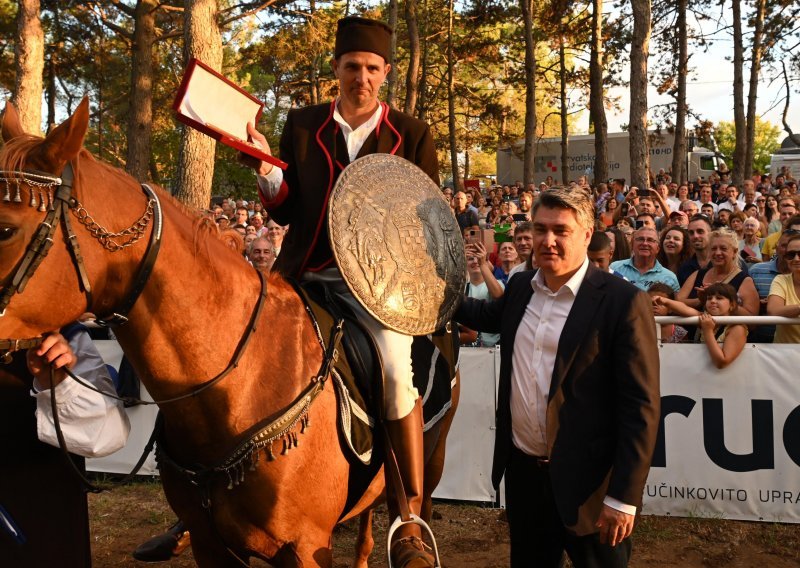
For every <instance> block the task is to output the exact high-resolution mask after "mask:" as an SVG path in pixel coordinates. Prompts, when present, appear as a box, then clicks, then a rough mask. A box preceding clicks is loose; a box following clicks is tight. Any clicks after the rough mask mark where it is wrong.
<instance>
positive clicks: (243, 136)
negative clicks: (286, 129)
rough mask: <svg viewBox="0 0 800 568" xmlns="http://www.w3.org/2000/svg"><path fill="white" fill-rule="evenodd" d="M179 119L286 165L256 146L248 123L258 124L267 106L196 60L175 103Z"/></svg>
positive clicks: (193, 60) (188, 67)
mask: <svg viewBox="0 0 800 568" xmlns="http://www.w3.org/2000/svg"><path fill="white" fill-rule="evenodd" d="M172 108H173V110H174V111H175V112H176V113H177V118H178V120H179V121H181V122H182V123H184V124H186V125H187V126H191V127H192V128H195V129H197V130H199V131H200V132H202V133H204V134H207V135H208V136H211V137H212V138H214V139H215V140H217V141H219V142H222V143H223V144H225V145H226V146H230V147H231V148H235V149H237V150H239V151H240V152H244V153H245V154H248V155H250V156H254V157H256V158H259V159H260V160H263V161H265V162H268V163H270V164H272V165H274V166H277V167H279V168H281V169H286V166H287V164H286V162H283V161H281V160H279V159H278V158H276V157H275V156H271V155H269V154H267V153H266V152H264V151H263V150H261V148H259V147H258V146H256V145H255V144H253V143H252V142H251V141H250V140H249V137H248V134H247V123H248V122H250V123H252V124H254V125H255V124H258V119H259V118H261V112H262V110H263V108H264V105H263V104H262V103H261V101H260V100H258V99H257V98H256V97H254V96H253V95H251V94H250V93H248V92H247V91H245V90H244V89H242V88H241V87H239V86H238V85H236V84H234V83H232V82H231V81H229V80H228V79H226V78H225V77H223V76H222V75H220V74H219V73H217V72H216V71H214V70H213V69H211V67H209V66H208V65H206V64H205V63H203V62H202V61H200V60H199V59H196V58H192V59H191V60H190V61H189V65H188V66H187V67H186V72H185V73H184V74H183V80H182V81H181V86H180V88H179V89H178V94H177V95H176V96H175V102H174V103H173V104H172Z"/></svg>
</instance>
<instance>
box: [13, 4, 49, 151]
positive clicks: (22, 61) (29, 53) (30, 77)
mask: <svg viewBox="0 0 800 568" xmlns="http://www.w3.org/2000/svg"><path fill="white" fill-rule="evenodd" d="M18 4H19V8H18V12H17V35H16V37H15V38H14V40H15V44H16V47H15V48H14V67H15V71H16V80H15V83H14V95H13V96H12V97H11V102H12V103H14V106H15V107H16V109H17V111H18V112H19V118H20V123H21V125H22V128H23V129H24V130H25V132H28V133H29V134H37V135H38V134H41V132H42V77H43V75H44V31H43V30H42V21H41V20H40V19H39V10H40V4H39V0H19V2H18Z"/></svg>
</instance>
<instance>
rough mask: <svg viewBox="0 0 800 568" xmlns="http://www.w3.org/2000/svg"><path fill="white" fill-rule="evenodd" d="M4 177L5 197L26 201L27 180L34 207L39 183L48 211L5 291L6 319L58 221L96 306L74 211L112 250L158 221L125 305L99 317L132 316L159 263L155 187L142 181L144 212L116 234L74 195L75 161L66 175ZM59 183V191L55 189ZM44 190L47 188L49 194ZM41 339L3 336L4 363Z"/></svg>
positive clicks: (110, 320) (114, 321)
mask: <svg viewBox="0 0 800 568" xmlns="http://www.w3.org/2000/svg"><path fill="white" fill-rule="evenodd" d="M0 181H3V182H5V183H6V195H5V197H4V198H3V201H5V202H14V203H21V202H22V199H21V197H20V185H21V183H22V182H24V183H26V184H28V185H29V186H30V202H29V206H31V207H36V197H35V189H34V188H39V194H40V201H41V204H40V205H39V207H38V210H39V211H47V215H46V216H45V218H44V220H43V221H42V222H41V223H40V224H39V227H38V228H37V229H36V231H35V232H34V235H33V237H32V238H31V241H30V242H29V243H28V247H27V249H26V251H25V255H24V256H23V257H22V260H20V262H19V263H18V264H17V266H16V267H15V269H14V270H13V272H12V275H11V276H10V277H9V281H8V284H7V285H6V286H4V287H3V289H2V292H1V293H0V318H2V317H3V316H4V315H5V313H6V309H7V308H8V305H9V303H11V300H12V298H13V297H14V296H15V295H16V294H18V293H22V292H23V291H24V290H25V287H26V286H27V284H28V282H29V281H30V279H31V278H33V275H34V274H35V272H36V269H37V268H39V265H41V263H42V261H43V260H44V259H45V257H46V256H47V254H48V252H50V248H51V247H52V246H53V242H54V241H53V236H54V235H55V232H56V230H57V229H58V227H59V226H62V228H63V231H64V235H65V237H66V243H67V249H68V250H69V253H70V257H71V258H72V262H73V265H74V266H75V270H76V272H77V274H78V279H79V281H80V288H81V291H82V292H83V293H84V294H85V295H86V306H87V309H86V311H89V312H91V311H92V303H93V300H92V286H91V283H90V282H89V274H88V271H87V270H86V264H85V263H84V260H83V254H82V253H81V248H80V245H79V243H78V238H77V235H76V234H75V231H74V230H73V228H72V221H71V219H70V216H69V214H68V213H69V212H70V211H71V212H73V213H74V214H75V216H76V217H77V218H78V221H79V222H80V223H82V224H83V225H85V226H86V227H87V229H88V230H89V232H90V233H91V234H92V236H93V237H95V238H96V239H97V240H98V241H100V243H101V244H102V245H103V246H104V248H106V249H107V250H109V251H111V252H116V251H118V250H122V249H124V248H127V247H129V246H131V245H133V244H134V243H135V242H137V241H138V240H139V239H140V238H141V237H142V236H143V234H144V232H145V231H146V229H147V226H148V225H149V224H150V221H151V220H152V222H153V229H152V231H151V233H150V240H149V242H148V244H147V251H146V252H145V255H144V259H143V260H142V262H141V264H140V265H139V269H138V271H137V275H136V278H135V280H134V285H133V288H132V289H131V291H130V292H129V293H128V296H127V297H126V298H125V300H124V301H123V302H122V304H121V305H120V307H119V308H118V309H116V310H114V311H113V312H112V313H111V314H110V315H108V316H106V317H101V318H99V319H98V320H97V322H98V323H99V324H100V325H105V326H114V325H120V324H123V323H125V322H127V321H128V317H127V315H128V313H129V312H130V310H131V309H132V308H133V305H134V304H135V303H136V300H138V299H139V296H140V295H141V293H142V290H144V287H145V285H146V284H147V281H148V279H149V278H150V274H151V273H152V271H153V266H155V263H156V259H157V258H158V252H159V250H160V247H161V231H162V216H163V215H162V211H161V202H160V201H159V199H158V195H156V192H155V191H153V189H152V188H151V187H150V186H149V185H147V184H142V190H143V191H144V193H145V195H146V196H147V198H148V201H147V206H146V208H145V212H144V213H143V214H142V216H141V217H140V218H139V220H138V221H136V222H135V223H134V224H133V225H132V226H131V227H129V228H127V229H124V230H122V231H120V232H118V233H111V232H109V231H108V230H106V229H105V228H103V227H102V226H100V225H98V224H97V223H96V222H95V221H94V219H92V217H91V216H90V215H89V214H88V213H87V212H86V209H85V208H84V207H83V205H82V204H81V203H80V202H79V201H78V200H77V199H76V198H75V197H74V196H73V195H72V191H73V185H74V181H75V174H74V170H73V167H72V164H70V163H68V164H67V165H66V166H65V167H64V171H63V172H62V173H61V177H56V176H53V175H51V174H47V173H43V172H36V171H27V170H25V171H0ZM12 182H13V183H15V185H16V191H15V195H14V198H13V199H12V198H11V183H12ZM54 187H56V190H55V192H53V188H54ZM44 189H46V190H47V193H46V194H45V192H44ZM119 237H123V238H125V239H126V240H125V242H123V243H121V244H120V243H118V242H117V241H115V240H114V239H115V238H119ZM41 342H42V337H41V336H38V337H32V338H27V339H13V338H12V339H0V362H3V363H9V362H10V361H11V356H12V354H13V353H14V352H15V351H19V350H22V349H31V348H35V347H38V346H39V345H40V344H41Z"/></svg>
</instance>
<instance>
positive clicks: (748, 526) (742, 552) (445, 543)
mask: <svg viewBox="0 0 800 568" xmlns="http://www.w3.org/2000/svg"><path fill="white" fill-rule="evenodd" d="M89 506H90V515H91V523H92V554H93V557H94V566H95V568H112V567H113V568H117V567H120V566H131V567H133V566H139V567H143V566H146V565H145V564H143V563H140V562H137V561H135V560H133V558H132V557H131V555H130V553H131V551H132V550H133V549H134V548H135V547H136V546H137V545H138V544H139V543H141V542H143V541H144V540H146V539H147V538H149V537H150V536H152V535H155V534H158V533H159V532H161V531H163V530H166V529H167V528H168V527H169V526H170V525H171V524H172V523H173V522H174V516H173V514H172V512H171V511H170V510H169V508H168V506H167V504H166V501H165V500H164V497H163V494H162V493H161V486H160V485H159V484H158V482H143V483H136V484H134V485H131V486H127V487H124V488H121V489H116V490H114V491H112V492H110V493H103V494H100V495H90V496H89ZM386 527H387V520H386V513H385V509H380V510H379V511H378V512H377V514H376V517H375V542H376V545H375V551H374V552H373V556H372V565H373V566H385V565H386V563H385V552H384V551H385V540H384V538H385V534H386ZM432 527H433V530H434V533H435V534H436V538H437V539H438V541H439V552H440V554H441V557H442V564H443V565H444V566H445V567H446V568H504V567H506V566H508V527H507V525H506V523H505V521H504V514H503V511H501V510H497V509H485V508H481V507H475V506H469V505H460V504H449V503H437V504H435V506H434V520H433V523H432ZM356 532H357V521H354V522H351V523H348V524H346V525H343V526H341V527H339V528H338V529H337V531H336V534H335V536H334V543H335V544H334V547H335V549H334V558H335V562H334V566H335V567H336V568H346V567H348V566H349V559H350V558H351V557H352V551H353V543H354V541H355V536H356ZM194 565H195V564H194V560H193V559H192V556H191V552H190V551H187V552H186V553H184V554H183V555H182V556H181V557H179V558H177V559H175V560H173V561H170V562H166V563H164V564H161V566H164V567H189V566H194ZM261 565H262V566H263V564H261ZM656 566H658V567H670V566H674V567H681V568H700V567H704V568H705V567H710V568H716V567H720V568H722V567H725V568H728V567H731V568H751V567H766V568H788V567H800V526H797V525H779V524H769V523H746V522H738V521H723V520H719V519H678V518H669V517H644V518H643V519H642V522H641V523H639V525H638V527H637V529H636V532H635V533H634V544H633V557H632V559H631V567H632V568H638V567H656Z"/></svg>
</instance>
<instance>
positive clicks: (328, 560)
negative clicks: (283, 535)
mask: <svg viewBox="0 0 800 568" xmlns="http://www.w3.org/2000/svg"><path fill="white" fill-rule="evenodd" d="M270 563H271V565H272V566H275V568H331V567H332V566H333V550H332V542H331V535H330V534H327V535H325V534H321V533H310V532H306V533H304V535H303V539H302V540H301V541H300V542H296V543H292V545H291V546H288V545H287V546H284V547H283V548H282V549H281V550H280V552H279V553H278V554H277V556H275V557H274V558H273V559H272V560H271V561H270Z"/></svg>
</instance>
